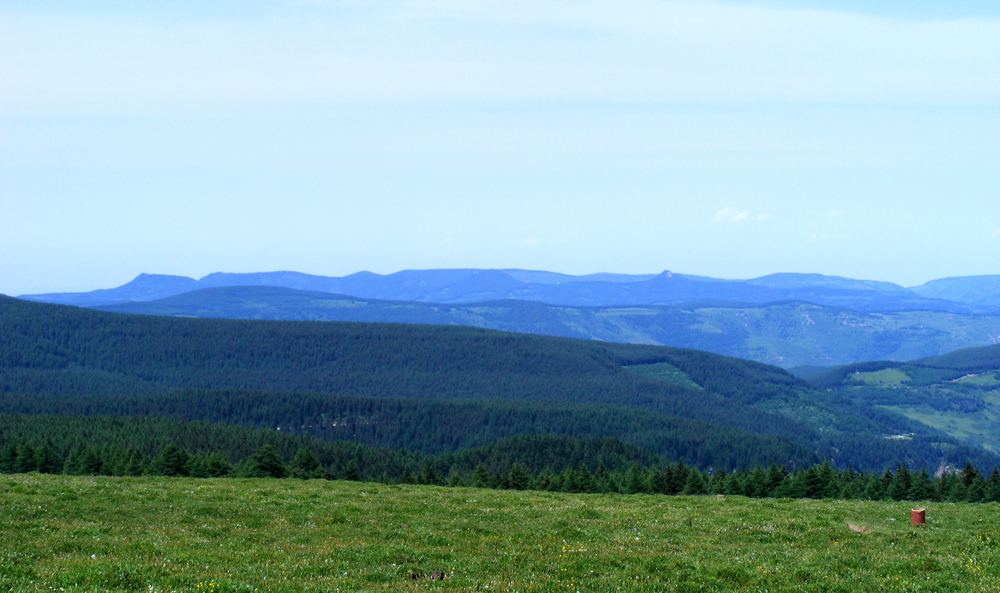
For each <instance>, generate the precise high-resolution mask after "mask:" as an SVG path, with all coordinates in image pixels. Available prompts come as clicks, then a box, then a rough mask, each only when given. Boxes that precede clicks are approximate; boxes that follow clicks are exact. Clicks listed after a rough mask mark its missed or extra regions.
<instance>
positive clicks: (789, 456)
mask: <svg viewBox="0 0 1000 593" xmlns="http://www.w3.org/2000/svg"><path fill="white" fill-rule="evenodd" d="M0 414H25V415H65V416H74V415H114V416H166V417H173V418H179V419H182V420H188V421H207V422H212V423H225V424H237V425H242V426H248V427H253V428H268V429H271V430H274V429H277V430H278V431H280V432H282V433H290V434H307V435H310V436H313V437H316V438H319V439H323V440H327V441H336V440H345V441H353V442H356V443H360V444H364V445H369V446H372V447H388V448H391V449H407V450H411V451H416V452H420V453H425V454H438V453H443V452H447V451H457V450H459V449H468V448H472V447H478V446H482V445H486V444H489V443H492V442H495V441H499V440H502V439H509V438H513V437H516V436H526V435H553V436H562V437H572V436H589V437H596V438H604V437H614V438H618V439H621V440H622V441H625V442H629V443H632V444H634V445H636V446H638V447H641V448H643V449H647V450H650V451H653V452H654V453H657V454H659V455H662V456H664V457H665V458H667V459H676V460H680V461H683V462H684V463H687V464H690V465H695V466H698V467H702V468H707V467H727V468H735V467H750V466H753V465H755V464H763V465H768V464H770V463H778V464H784V465H789V466H793V465H796V466H797V465H811V464H813V463H817V462H818V461H819V456H818V455H817V454H816V453H815V452H813V451H810V450H808V449H806V448H805V447H802V446H799V445H795V444H793V443H790V442H789V441H787V440H785V439H780V438H777V437H772V436H764V435H756V434H752V433H749V432H745V431H741V430H737V429H734V428H727V427H722V426H715V425H711V424H706V423H704V422H698V421H695V420H687V419H684V418H677V417H671V416H663V415H660V414H654V413H650V412H644V411H642V410H637V409H635V408H631V407H625V406H609V405H598V404H590V405H587V404H582V405H572V404H565V403H558V402H524V401H497V400H430V399H400V398H373V397H350V396H337V395H323V394H310V393H261V392H250V391H243V390H232V389H231V390H219V391H203V390H186V391H182V392H174V393H158V394H136V395H123V396H80V397H58V396H52V395H11V394H0ZM243 453H245V452H243Z"/></svg>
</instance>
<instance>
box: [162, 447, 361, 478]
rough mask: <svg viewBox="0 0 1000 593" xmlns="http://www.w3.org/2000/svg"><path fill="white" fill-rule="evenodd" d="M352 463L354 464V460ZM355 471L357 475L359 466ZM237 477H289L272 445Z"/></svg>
mask: <svg viewBox="0 0 1000 593" xmlns="http://www.w3.org/2000/svg"><path fill="white" fill-rule="evenodd" d="M351 463H354V460H353V459H352V460H351ZM154 465H155V463H154ZM348 465H350V464H348ZM354 471H355V473H357V466H355V467H354ZM236 475H237V476H239V477H241V478H284V477H285V476H286V475H288V470H287V469H286V468H285V465H284V464H283V463H281V457H279V456H278V451H277V449H275V448H274V446H272V445H264V446H263V447H261V448H260V449H257V450H256V451H254V452H253V453H252V454H250V455H248V456H247V458H246V459H244V460H243V462H242V463H240V464H239V465H238V466H237V467H236ZM347 479H350V478H347Z"/></svg>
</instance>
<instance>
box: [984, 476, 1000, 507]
mask: <svg viewBox="0 0 1000 593" xmlns="http://www.w3.org/2000/svg"><path fill="white" fill-rule="evenodd" d="M983 502H1000V470H997V468H993V471H992V472H991V473H990V478H989V479H988V480H986V490H985V491H984V492H983Z"/></svg>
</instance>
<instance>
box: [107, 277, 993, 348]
mask: <svg viewBox="0 0 1000 593" xmlns="http://www.w3.org/2000/svg"><path fill="white" fill-rule="evenodd" d="M97 308H99V309H102V310H106V311H115V312H119V313H142V314H147V315H168V316H185V317H206V318H217V319H269V320H292V321H364V322H392V323H420V324H437V325H467V326H472V327H483V328H489V329H499V330H504V331H515V332H524V333H535V334H543V335H549V336H561V337H571V338H586V339H597V340H603V341H606V342H625V343H633V344H656V345H661V346H675V347H684V348H696V349H698V350H707V351H709V352H715V353H717V354H724V355H727V356H736V357H739V358H747V359H751V360H757V361H760V362H766V363H768V364H774V365H778V366H782V367H786V368H790V367H794V366H798V365H803V364H813V365H820V366H831V365H836V364H843V363H847V362H853V361H857V360H882V359H894V360H909V359H912V358H919V357H925V356H932V355H935V354H941V353H945V352H950V351H953V350H957V349H959V348H966V347H970V346H980V345H984V344H989V343H991V336H994V335H1000V317H997V316H990V315H972V314H957V313H947V312H941V311H927V310H914V311H894V312H867V313H861V312H857V311H851V310H848V309H842V308H837V307H824V306H820V305H814V304H810V303H805V302H797V301H796V302H788V301H786V302H779V303H769V304H763V305H748V304H738V303H720V302H701V303H689V304H686V305H682V306H663V305H633V306H628V307H567V306H562V305H551V304H544V303H537V302H531V301H513V300H505V301H492V302H485V303H474V304H439V303H426V302H413V301H381V300H372V299H362V298H358V297H349V296H343V295H337V294H330V293H326V292H314V291H303V290H294V289H290V288H282V287H275V286H236V287H220V288H206V289H201V290H195V291H191V292H185V293H183V294H179V295H176V296H172V297H169V298H165V299H161V300H154V301H149V302H131V303H122V304H115V305H108V306H101V307H97Z"/></svg>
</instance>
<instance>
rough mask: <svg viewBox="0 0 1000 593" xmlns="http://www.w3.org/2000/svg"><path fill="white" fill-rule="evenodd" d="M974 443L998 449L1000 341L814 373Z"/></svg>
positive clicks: (857, 396) (856, 396) (849, 394)
mask: <svg viewBox="0 0 1000 593" xmlns="http://www.w3.org/2000/svg"><path fill="white" fill-rule="evenodd" d="M812 380H813V381H814V382H815V383H816V384H817V385H818V386H820V387H821V388H826V389H833V390H836V392H837V393H840V394H841V395H842V396H843V397H845V398H847V399H850V400H852V401H856V402H864V403H866V404H874V405H878V406H880V407H882V408H884V409H887V410H892V411H895V412H898V413H900V414H903V415H904V416H906V417H908V418H911V419H913V420H916V421H918V422H921V423H923V424H926V425H927V426H932V427H934V428H936V429H938V430H941V431H942V432H945V433H947V434H950V435H952V436H953V437H955V438H957V439H960V440H962V441H965V442H968V443H971V444H973V445H974V446H977V447H984V448H986V449H988V450H991V451H995V452H1000V345H994V346H986V347H982V348H968V349H964V350H959V351H956V352H951V353H948V354H944V355H941V356H934V357H929V358H922V359H919V360H914V361H910V362H894V361H877V362H868V363H858V364H851V365H844V366H842V367H839V368H836V369H833V370H830V371H828V372H827V373H825V374H823V375H819V376H817V377H815V378H813V379H812Z"/></svg>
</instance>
